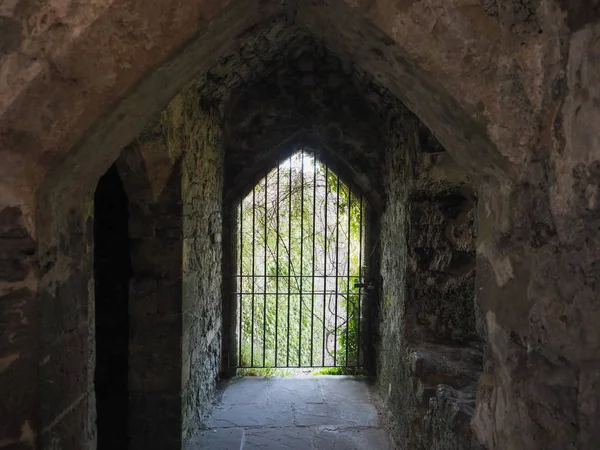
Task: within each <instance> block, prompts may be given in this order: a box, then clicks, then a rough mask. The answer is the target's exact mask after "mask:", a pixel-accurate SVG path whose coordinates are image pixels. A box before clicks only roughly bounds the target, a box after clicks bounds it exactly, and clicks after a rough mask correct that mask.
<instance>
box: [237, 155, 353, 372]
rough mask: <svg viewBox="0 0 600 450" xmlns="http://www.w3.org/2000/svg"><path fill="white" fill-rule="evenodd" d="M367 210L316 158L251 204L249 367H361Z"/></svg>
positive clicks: (267, 182) (270, 183) (241, 258)
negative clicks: (361, 295) (363, 220)
mask: <svg viewBox="0 0 600 450" xmlns="http://www.w3.org/2000/svg"><path fill="white" fill-rule="evenodd" d="M363 207H364V205H363V204H362V202H361V201H360V199H359V198H358V197H357V196H356V195H355V194H354V193H352V192H351V191H350V189H349V188H348V186H346V185H345V184H344V183H343V182H341V180H339V178H338V176H337V175H336V174H334V173H333V172H331V171H329V170H328V169H327V168H326V167H325V166H323V165H322V164H321V163H320V162H318V161H316V160H314V159H313V157H312V155H309V154H306V153H304V155H303V156H302V155H301V154H296V155H294V156H293V157H292V158H290V159H289V160H287V161H285V162H284V163H283V164H281V165H280V166H279V169H277V168H276V169H274V170H273V171H271V172H270V173H269V174H268V175H267V176H266V177H265V178H264V179H263V180H261V181H260V182H259V183H258V184H257V185H256V186H255V188H254V190H253V191H252V192H251V193H250V194H249V195H248V196H246V198H244V199H243V200H242V202H241V205H240V209H239V211H238V214H239V216H238V238H239V242H238V244H237V245H238V262H237V264H238V274H239V273H241V274H242V275H244V276H243V277H242V278H241V282H238V290H239V292H242V294H241V315H242V316H241V335H242V345H241V356H242V358H241V361H240V366H242V367H256V366H268V367H275V366H278V367H281V366H303V367H307V366H321V365H326V366H329V365H357V363H358V361H357V358H358V354H359V351H358V345H359V341H358V332H359V315H360V311H359V290H358V289H357V288H355V287H354V283H355V282H358V281H360V279H359V273H360V264H361V258H362V249H361V248H360V247H361V242H362V239H361V226H362V223H361V213H362V209H363ZM253 255H254V256H253ZM313 274H314V275H315V277H313V276H312V275H313ZM238 280H239V279H238ZM336 305H337V306H336Z"/></svg>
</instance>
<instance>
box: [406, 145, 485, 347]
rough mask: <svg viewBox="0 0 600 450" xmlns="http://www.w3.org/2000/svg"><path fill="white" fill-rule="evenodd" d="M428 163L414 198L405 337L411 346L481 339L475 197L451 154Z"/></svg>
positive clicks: (419, 172)
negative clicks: (477, 320)
mask: <svg viewBox="0 0 600 450" xmlns="http://www.w3.org/2000/svg"><path fill="white" fill-rule="evenodd" d="M423 159H425V161H423V163H422V164H420V165H419V166H418V168H417V174H416V180H415V183H414V187H413V190H412V193H411V197H410V200H409V201H410V219H409V220H410V222H409V223H410V225H409V227H410V231H409V237H408V239H409V243H408V246H409V269H408V270H409V271H408V286H407V287H408V300H407V303H406V306H405V313H404V314H405V316H404V320H405V322H406V327H407V328H406V336H407V339H409V340H410V341H412V342H422V341H434V342H435V341H437V342H447V343H450V342H455V343H457V342H468V341H470V340H474V339H476V340H478V339H479V337H478V336H477V333H476V328H475V227H474V215H475V202H474V201H475V197H474V193H473V191H472V188H471V187H470V182H469V179H468V177H467V175H466V173H464V172H462V173H461V169H460V168H458V167H457V166H456V165H455V163H454V162H453V161H452V160H451V158H450V156H449V155H448V154H447V153H441V154H432V155H424V156H423Z"/></svg>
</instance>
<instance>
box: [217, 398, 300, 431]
mask: <svg viewBox="0 0 600 450" xmlns="http://www.w3.org/2000/svg"><path fill="white" fill-rule="evenodd" d="M293 425H294V422H293V415H292V406H291V405H266V404H255V405H221V406H217V407H216V408H214V410H213V411H212V414H211V416H210V417H209V419H208V421H207V422H206V427H207V428H234V427H290V426H293Z"/></svg>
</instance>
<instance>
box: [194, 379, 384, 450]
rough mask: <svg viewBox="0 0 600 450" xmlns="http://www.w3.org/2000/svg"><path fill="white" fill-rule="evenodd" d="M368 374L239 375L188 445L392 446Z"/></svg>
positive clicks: (318, 449) (239, 448)
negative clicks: (309, 375) (367, 377)
mask: <svg viewBox="0 0 600 450" xmlns="http://www.w3.org/2000/svg"><path fill="white" fill-rule="evenodd" d="M376 405H377V396H376V395H375V394H374V393H373V392H372V390H371V388H370V387H369V385H368V384H367V382H366V381H365V379H364V378H361V377H348V376H319V377H298V378H292V377H284V378H279V377H277V378H275V377H273V378H261V377H245V378H238V379H235V380H233V381H232V382H230V383H228V385H227V386H226V387H225V389H224V391H223V392H222V394H221V396H220V399H219V401H218V402H217V403H216V404H215V406H214V407H213V410H212V412H211V413H210V415H209V417H208V418H207V420H206V422H205V426H206V429H205V430H204V431H202V432H201V433H199V434H198V435H197V436H196V437H195V438H194V439H192V441H191V442H190V445H189V446H188V450H200V449H202V450H204V449H207V450H209V449H210V450H254V449H256V450H258V449H261V450H279V449H285V450H296V449H297V450H363V449H365V450H392V449H393V446H392V445H391V444H390V443H389V439H388V433H387V432H386V431H385V430H384V429H383V428H382V427H381V426H380V420H379V413H378V410H377V408H376Z"/></svg>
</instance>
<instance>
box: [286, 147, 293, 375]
mask: <svg viewBox="0 0 600 450" xmlns="http://www.w3.org/2000/svg"><path fill="white" fill-rule="evenodd" d="M288 205H289V210H288V214H289V215H288V219H289V220H288V299H287V300H288V301H287V353H286V366H287V367H289V366H290V298H291V289H290V288H291V285H292V158H290V179H289V185H288Z"/></svg>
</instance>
